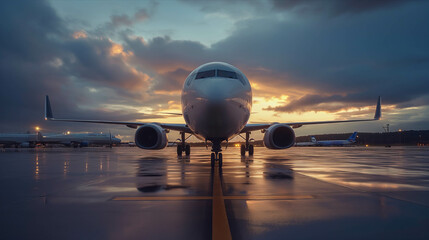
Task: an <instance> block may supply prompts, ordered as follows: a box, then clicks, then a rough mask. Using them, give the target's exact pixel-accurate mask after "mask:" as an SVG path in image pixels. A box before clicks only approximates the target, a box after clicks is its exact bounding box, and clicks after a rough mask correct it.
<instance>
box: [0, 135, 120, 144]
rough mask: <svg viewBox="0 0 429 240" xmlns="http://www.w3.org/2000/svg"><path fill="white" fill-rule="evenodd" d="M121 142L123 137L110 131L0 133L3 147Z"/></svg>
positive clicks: (0, 141) (0, 142)
mask: <svg viewBox="0 0 429 240" xmlns="http://www.w3.org/2000/svg"><path fill="white" fill-rule="evenodd" d="M120 143H121V139H119V138H117V137H115V136H113V135H112V134H110V133H72V134H70V133H68V134H46V135H43V134H42V133H40V132H38V133H3V134H0V145H2V146H3V147H23V148H32V147H36V146H37V145H54V144H60V145H64V146H68V147H88V146H93V145H98V146H106V145H107V146H113V145H118V144H120Z"/></svg>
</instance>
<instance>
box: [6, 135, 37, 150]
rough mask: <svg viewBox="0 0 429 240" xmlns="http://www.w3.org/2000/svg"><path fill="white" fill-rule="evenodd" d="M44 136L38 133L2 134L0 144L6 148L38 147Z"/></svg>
mask: <svg viewBox="0 0 429 240" xmlns="http://www.w3.org/2000/svg"><path fill="white" fill-rule="evenodd" d="M42 137H43V136H42V134H41V133H40V132H38V133H1V134H0V144H1V145H3V146H4V147H9V146H14V147H24V148H28V147H31V148H33V147H36V145H37V143H38V142H39V141H40V139H42Z"/></svg>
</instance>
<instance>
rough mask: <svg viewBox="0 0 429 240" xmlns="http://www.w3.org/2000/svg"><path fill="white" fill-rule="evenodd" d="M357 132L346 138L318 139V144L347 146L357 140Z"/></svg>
mask: <svg viewBox="0 0 429 240" xmlns="http://www.w3.org/2000/svg"><path fill="white" fill-rule="evenodd" d="M356 137H357V132H354V133H353V134H352V135H350V137H349V138H347V139H346V140H324V141H316V145H317V146H345V145H350V144H353V143H355V142H356Z"/></svg>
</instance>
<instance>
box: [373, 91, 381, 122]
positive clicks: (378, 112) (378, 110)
mask: <svg viewBox="0 0 429 240" xmlns="http://www.w3.org/2000/svg"><path fill="white" fill-rule="evenodd" d="M380 119H381V96H378V100H377V106H376V108H375V115H374V120H380Z"/></svg>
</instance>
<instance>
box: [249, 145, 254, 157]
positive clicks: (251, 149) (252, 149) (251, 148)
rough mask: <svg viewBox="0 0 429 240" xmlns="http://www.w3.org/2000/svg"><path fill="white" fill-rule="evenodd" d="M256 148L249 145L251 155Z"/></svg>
mask: <svg viewBox="0 0 429 240" xmlns="http://www.w3.org/2000/svg"><path fill="white" fill-rule="evenodd" d="M253 152H254V148H253V145H249V156H253Z"/></svg>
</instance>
